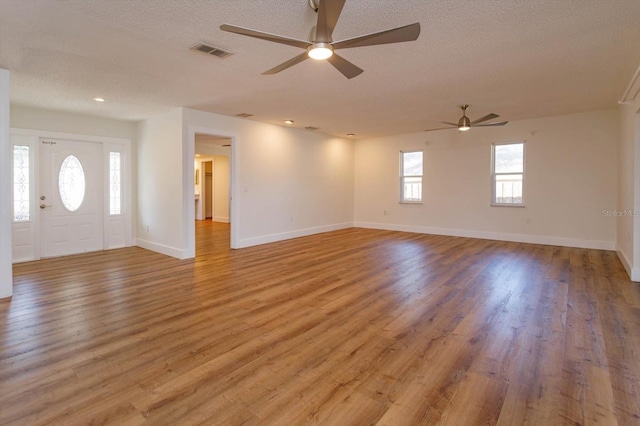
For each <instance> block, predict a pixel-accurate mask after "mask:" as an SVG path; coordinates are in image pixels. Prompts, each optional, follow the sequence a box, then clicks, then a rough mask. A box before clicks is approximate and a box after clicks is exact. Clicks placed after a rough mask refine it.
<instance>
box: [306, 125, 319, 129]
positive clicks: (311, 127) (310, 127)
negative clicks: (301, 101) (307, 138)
mask: <svg viewBox="0 0 640 426" xmlns="http://www.w3.org/2000/svg"><path fill="white" fill-rule="evenodd" d="M319 128H320V127H313V126H307V127H305V129H307V130H318V129H319Z"/></svg>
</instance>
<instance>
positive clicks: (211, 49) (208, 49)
mask: <svg viewBox="0 0 640 426" xmlns="http://www.w3.org/2000/svg"><path fill="white" fill-rule="evenodd" d="M191 48H192V49H193V50H199V51H200V52H204V53H207V54H209V55H213V56H217V57H218V58H226V57H227V56H230V55H233V53H231V52H227V51H226V50H222V49H220V48H219V47H215V46H211V45H210V44H207V43H204V42H201V41H200V42H198V43H196V44H194V45H193V46H192V47H191Z"/></svg>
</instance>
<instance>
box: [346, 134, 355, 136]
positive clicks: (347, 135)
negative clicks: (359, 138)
mask: <svg viewBox="0 0 640 426" xmlns="http://www.w3.org/2000/svg"><path fill="white" fill-rule="evenodd" d="M355 135H356V134H355V133H347V136H355Z"/></svg>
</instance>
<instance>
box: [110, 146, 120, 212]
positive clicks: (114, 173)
mask: <svg viewBox="0 0 640 426" xmlns="http://www.w3.org/2000/svg"><path fill="white" fill-rule="evenodd" d="M121 173H122V161H121V157H120V153H119V152H110V153H109V214H110V215H117V214H121V213H122V207H121V206H122V195H121V194H122V183H121V182H122V176H121Z"/></svg>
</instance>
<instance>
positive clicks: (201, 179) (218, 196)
mask: <svg viewBox="0 0 640 426" xmlns="http://www.w3.org/2000/svg"><path fill="white" fill-rule="evenodd" d="M231 143H232V141H231V139H230V138H228V137H222V136H216V135H208V134H202V133H196V134H195V149H194V152H195V157H194V170H195V174H194V194H195V195H194V202H195V206H194V207H195V218H194V219H195V221H196V254H198V253H199V252H200V253H201V252H202V248H203V247H207V251H210V250H211V248H212V246H213V247H214V248H215V247H220V248H224V249H225V250H228V249H229V248H230V242H229V241H230V232H231V226H232V224H231Z"/></svg>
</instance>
